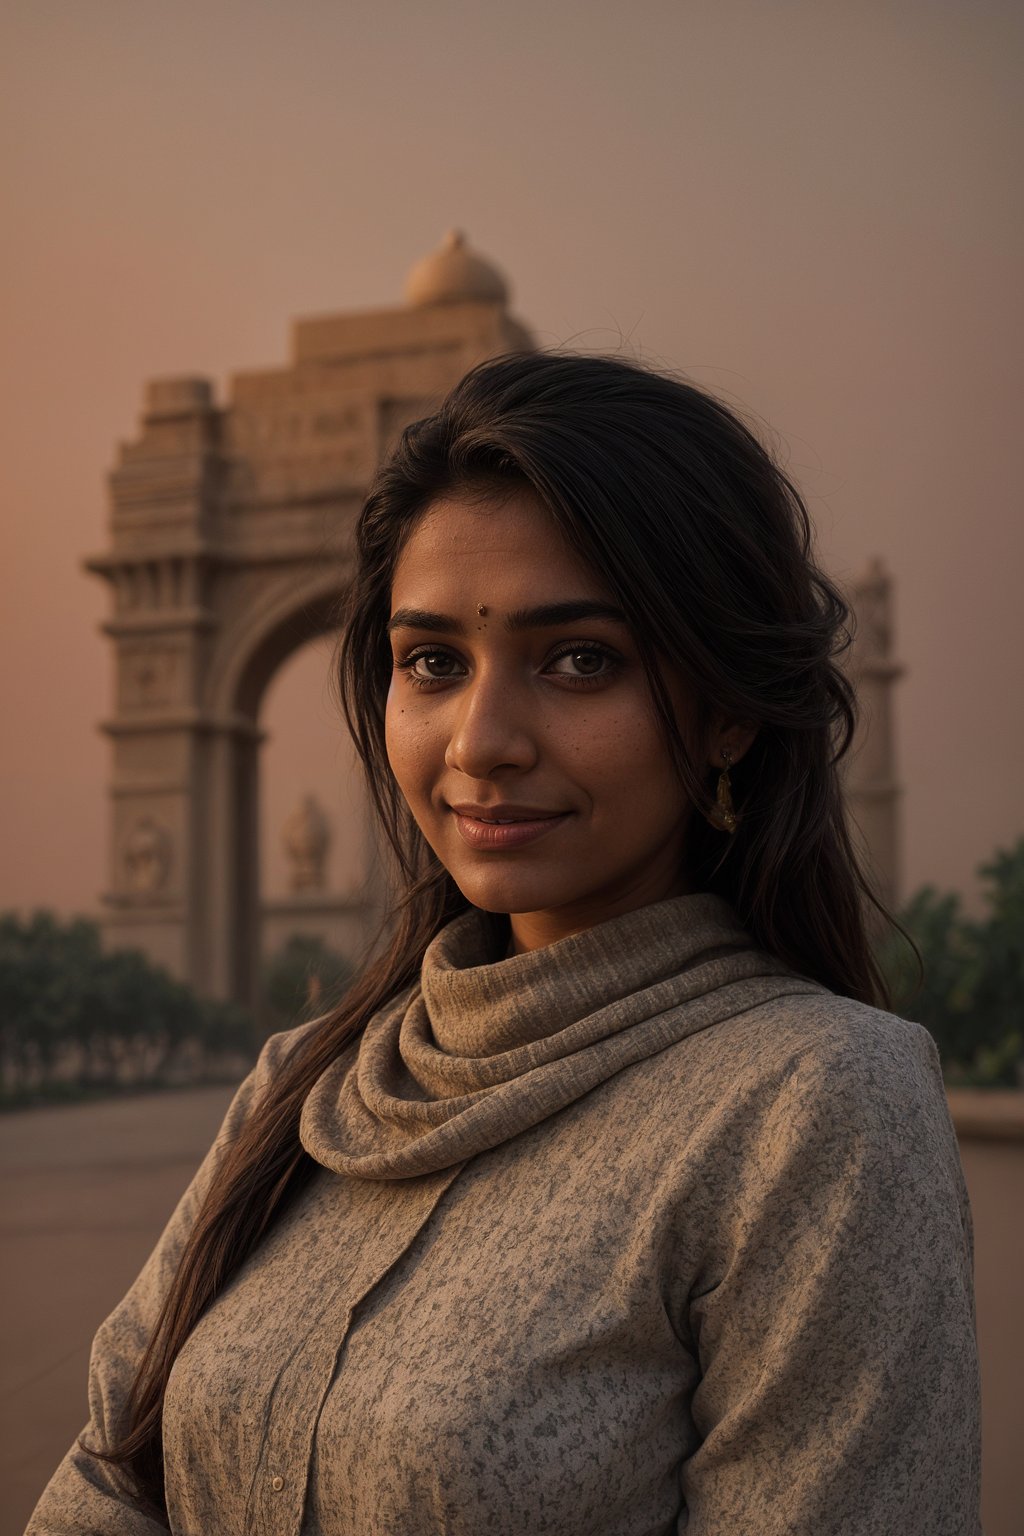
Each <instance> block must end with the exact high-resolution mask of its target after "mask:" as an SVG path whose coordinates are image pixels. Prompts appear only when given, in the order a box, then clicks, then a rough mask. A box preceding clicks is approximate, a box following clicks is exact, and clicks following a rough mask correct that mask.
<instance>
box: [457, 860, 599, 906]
mask: <svg viewBox="0 0 1024 1536" xmlns="http://www.w3.org/2000/svg"><path fill="white" fill-rule="evenodd" d="M451 874H452V879H453V880H454V881H455V883H456V885H457V886H458V888H459V890H460V891H461V892H462V894H463V896H465V898H466V900H467V901H468V902H471V903H472V905H473V906H474V907H479V908H480V909H481V911H483V912H504V913H509V914H512V913H516V912H547V911H551V910H552V909H553V908H555V907H563V906H566V905H567V904H568V903H570V902H573V901H579V900H580V897H581V896H582V895H584V894H585V893H584V892H581V891H579V890H574V889H571V888H569V887H568V886H567V885H566V884H565V882H563V881H558V880H538V879H537V878H536V876H534V877H533V878H532V879H531V878H523V877H520V878H518V879H516V878H515V877H514V876H513V877H510V876H509V875H508V874H507V873H506V874H504V875H503V874H502V872H501V871H500V870H494V871H493V873H491V874H490V875H484V876H481V875H480V874H473V875H467V876H466V877H465V878H464V879H460V877H459V875H458V874H457V873H456V872H455V871H454V870H453V871H452V872H451Z"/></svg>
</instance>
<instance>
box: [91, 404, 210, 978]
mask: <svg viewBox="0 0 1024 1536" xmlns="http://www.w3.org/2000/svg"><path fill="white" fill-rule="evenodd" d="M218 438H219V413H218V412H217V410H216V408H215V407H214V404H213V400H212V394H211V390H210V386H209V384H208V383H207V381H206V380H205V379H194V378H185V379H158V380H155V381H154V382H152V383H150V384H149V385H148V387H147V390H146V396H145V404H144V409H143V414H142V419H141V423H140V432H139V436H138V438H137V440H136V441H134V442H131V443H126V444H123V445H122V447H121V451H120V456H119V462H118V464H117V466H116V468H115V469H114V471H113V473H112V474H111V477H110V492H111V534H112V539H111V544H112V548H111V550H110V551H109V553H107V554H104V555H100V556H97V557H95V558H94V559H91V560H89V561H87V562H86V565H87V568H88V569H89V570H92V571H94V572H96V573H97V574H98V575H101V576H103V577H104V578H105V579H106V580H107V581H108V582H109V583H110V585H111V587H112V589H113V595H114V613H113V617H112V618H111V619H110V620H109V621H108V622H107V623H106V624H104V626H103V628H104V632H105V633H106V634H107V635H109V636H110V638H111V640H112V641H113V643H114V655H115V677H116V682H115V713H114V716H113V718H112V719H110V720H108V721H107V722H105V724H104V726H103V729H104V731H105V732H106V734H107V735H108V736H109V737H110V739H111V743H112V748H113V773H112V782H111V799H112V807H113V809H112V828H111V834H112V839H111V847H112V857H111V867H110V876H109V885H108V888H107V890H106V891H105V892H104V895H103V898H102V899H103V903H104V907H105V909H106V912H105V919H104V928H105V932H106V938H107V940H108V942H109V943H110V944H111V945H112V946H114V947H120V946H123V947H130V948H140V949H143V950H145V951H146V952H147V954H149V956H150V957H151V958H152V959H153V960H154V961H156V962H157V963H160V964H162V965H164V966H166V967H167V968H168V969H169V970H170V971H171V972H172V973H173V974H174V975H176V976H179V977H183V978H190V977H192V975H193V974H194V970H195V964H196V954H195V947H196V932H195V924H194V922H193V921H192V919H191V913H192V911H193V909H194V904H195V896H196V881H197V873H198V870H197V858H198V857H199V850H198V849H197V843H196V771H197V762H198V759H199V757H200V748H199V742H200V734H201V729H202V716H201V710H200V681H201V676H202V671H203V667H204V662H205V656H206V654H207V652H208V650H209V645H210V641H211V637H212V635H213V632H214V631H215V630H216V628H217V619H216V616H215V614H214V613H213V612H212V610H211V609H210V607H209V606H208V605H207V602H206V593H207V588H208V585H209V577H210V569H211V565H212V563H213V554H212V549H211V545H210V532H211V523H212V519H213V512H214V500H215V496H216V488H217V483H218V479H219V473H220V455H219V451H218Z"/></svg>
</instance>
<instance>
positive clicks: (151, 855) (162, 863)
mask: <svg viewBox="0 0 1024 1536" xmlns="http://www.w3.org/2000/svg"><path fill="white" fill-rule="evenodd" d="M123 859H124V871H125V876H126V879H127V883H128V887H129V889H130V890H132V891H134V892H136V893H137V894H138V895H140V896H151V895H155V894H156V892H158V891H161V890H163V888H164V886H165V885H166V884H167V877H168V875H169V874H170V870H171V838H170V834H169V833H168V832H167V831H166V829H165V828H164V827H162V826H161V825H160V823H159V822H158V821H155V820H154V819H153V817H152V816H142V817H140V818H139V820H138V821H137V822H135V824H134V825H133V826H132V827H131V829H130V831H129V832H128V836H127V837H126V838H125V840H124V846H123Z"/></svg>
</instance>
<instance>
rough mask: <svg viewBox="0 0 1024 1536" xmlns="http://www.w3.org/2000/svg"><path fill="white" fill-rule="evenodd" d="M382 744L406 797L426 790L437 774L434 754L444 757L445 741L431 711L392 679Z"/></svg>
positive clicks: (412, 797)
mask: <svg viewBox="0 0 1024 1536" xmlns="http://www.w3.org/2000/svg"><path fill="white" fill-rule="evenodd" d="M384 744H385V746H386V748H387V754H388V762H389V763H390V765H391V772H392V773H393V774H394V776H395V780H396V782H397V784H398V787H399V789H400V790H401V791H402V793H403V795H405V797H406V799H407V800H410V801H412V800H414V799H415V798H417V797H418V796H419V795H422V794H424V793H427V792H428V791H429V788H430V784H431V781H432V780H433V778H434V777H435V776H436V771H437V764H436V761H435V760H436V758H437V755H438V753H440V760H441V762H442V763H443V761H444V743H443V741H440V743H439V738H438V732H437V730H436V728H435V727H432V722H431V717H430V715H429V714H428V713H427V712H425V711H423V710H421V709H417V707H416V702H415V700H411V699H409V698H408V697H407V696H405V695H404V693H403V692H402V691H400V685H399V684H397V683H392V685H391V689H390V691H389V693H388V697H387V704H386V706H385V710H384Z"/></svg>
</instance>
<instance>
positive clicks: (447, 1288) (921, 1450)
mask: <svg viewBox="0 0 1024 1536" xmlns="http://www.w3.org/2000/svg"><path fill="white" fill-rule="evenodd" d="M488 931H489V929H488V924H487V922H486V920H484V919H482V918H481V916H480V914H478V913H475V912H471V913H467V914H466V915H464V916H463V917H460V918H458V919H456V921H455V922H454V923H452V924H450V925H449V927H448V928H446V929H445V930H444V932H443V933H442V934H441V935H440V936H439V937H438V939H437V940H435V942H434V944H433V945H432V946H431V949H430V951H429V952H428V954H427V957H426V960H425V961H424V966H423V974H422V981H421V985H419V986H417V987H416V988H414V989H413V990H412V991H411V992H407V993H406V994H404V995H403V996H402V997H401V998H398V999H396V1001H395V1003H394V1004H393V1005H392V1006H390V1007H389V1008H386V1009H385V1010H383V1011H382V1012H381V1013H380V1014H378V1015H377V1016H376V1017H375V1018H374V1019H372V1020H371V1021H370V1023H369V1024H368V1025H367V1027H366V1029H365V1031H364V1032H363V1034H362V1035H361V1036H360V1037H359V1039H358V1040H357V1041H355V1042H353V1043H352V1044H351V1045H350V1046H349V1047H348V1048H347V1049H346V1051H345V1052H344V1054H343V1055H342V1057H341V1058H339V1060H338V1061H337V1062H336V1063H335V1065H334V1066H333V1067H332V1068H331V1069H330V1070H329V1071H328V1072H326V1073H325V1075H324V1076H323V1078H322V1079H321V1080H320V1082H319V1083H318V1084H317V1086H316V1088H315V1089H314V1090H313V1092H312V1094H311V1095H310V1097H309V1099H308V1100H307V1103H306V1108H305V1112H304V1116H303V1122H302V1139H303V1143H304V1145H305V1147H306V1149H307V1150H308V1151H309V1153H310V1154H311V1156H312V1157H313V1158H314V1159H315V1161H316V1163H317V1164H318V1165H319V1166H318V1168H317V1171H316V1174H315V1176H314V1178H313V1180H312V1181H311V1183H310V1185H309V1186H308V1188H307V1189H306V1190H305V1192H304V1194H303V1195H302V1197H301V1198H300V1199H299V1200H298V1201H297V1202H296V1204H295V1205H294V1206H293V1208H292V1209H291V1210H290V1211H289V1212H288V1214H287V1215H286V1217H285V1218H284V1219H283V1220H282V1221H281V1223H280V1224H279V1225H278V1226H277V1227H276V1228H275V1229H274V1230H273V1231H272V1232H271V1234H270V1235H269V1237H268V1238H267V1239H266V1240H265V1241H264V1242H263V1244H262V1245H261V1247H260V1248H259V1250H258V1251H257V1252H256V1254H255V1255H254V1256H253V1258H252V1259H251V1260H250V1261H249V1263H247V1264H246V1265H245V1267H244V1268H243V1269H242V1271H241V1272H240V1273H239V1274H238V1275H237V1276H236V1277H235V1279H234V1280H233V1282H232V1283H231V1284H230V1286H229V1287H228V1289H227V1290H226V1292H225V1293H224V1294H223V1295H222V1296H221V1297H220V1299H219V1300H218V1301H217V1303H216V1304H215V1305H214V1306H213V1307H212V1308H211V1309H210V1311H209V1312H208V1313H207V1314H206V1316H205V1317H204V1318H203V1319H202V1320H201V1322H200V1323H199V1325H198V1326H197V1327H196V1329H195V1330H194V1332H193V1333H192V1335H191V1337H190V1338H189V1340H188V1341H187V1343H186V1345H185V1348H184V1349H183V1351H182V1353H181V1355H180V1356H179V1358H178V1361H177V1363H176V1366H175V1369H174V1372H173V1374H172V1378H171V1383H170V1387H169V1390H168V1394H167V1399H166V1406H165V1414H164V1463H165V1470H166V1484H167V1498H168V1511H169V1518H168V1523H167V1525H159V1524H157V1523H156V1522H154V1521H153V1520H151V1519H148V1518H147V1517H146V1516H144V1515H143V1514H141V1513H140V1512H139V1510H138V1509H137V1508H136V1506H135V1505H134V1504H133V1502H132V1500H131V1498H130V1497H129V1496H128V1495H127V1494H126V1493H125V1492H124V1491H123V1490H122V1489H121V1488H120V1487H119V1485H118V1483H117V1481H116V1480H115V1479H114V1478H113V1477H112V1476H111V1475H110V1473H109V1472H108V1471H107V1470H106V1468H105V1467H104V1465H103V1464H102V1463H100V1462H97V1461H95V1460H94V1459H92V1458H90V1457H89V1456H88V1455H87V1454H85V1453H84V1452H83V1451H82V1450H80V1449H78V1448H77V1447H76V1448H72V1450H71V1451H70V1452H69V1453H68V1455H67V1457H66V1458H65V1459H64V1461H63V1462H62V1463H61V1465H60V1467H59V1468H58V1470H57V1472H56V1473H55V1474H54V1477H53V1478H52V1480H51V1482H50V1484H49V1486H48V1487H47V1489H46V1491H45V1493H44V1494H43V1496H42V1499H41V1500H40V1503H39V1505H38V1507H37V1509H36V1511H35V1514H34V1515H33V1517H32V1520H31V1522H30V1524H29V1527H28V1531H29V1533H30V1536H47V1533H54V1536H55V1533H58V1532H59V1533H65V1536H69V1533H76V1536H86V1533H89V1536H102V1533H115V1532H116V1533H119V1536H151V1533H155V1532H156V1531H158V1530H164V1529H168V1528H169V1529H170V1530H171V1531H174V1532H176V1533H179V1536H186V1533H188V1536H232V1533H238V1536H243V1533H260V1536H263V1533H266V1536H300V1533H301V1536H371V1533H374V1536H376V1533H381V1536H383V1533H388V1536H391V1533H394V1536H399V1533H400V1536H442V1533H443V1536H481V1533H483V1532H488V1533H492V1536H525V1533H531V1536H533V1533H537V1536H542V1533H558V1536H677V1533H682V1532H686V1533H687V1536H783V1533H786V1536H833V1533H836V1536H838V1533H842V1536H869V1533H871V1536H897V1533H898V1536H977V1533H978V1532H979V1530H980V1525H979V1521H978V1500H979V1495H978V1486H979V1432H978V1417H979V1407H978V1403H979V1395H978V1375H977V1358H976V1351H975V1342H974V1316H973V1300H972V1288H971V1237H970V1217H969V1212H968V1207H967V1199H966V1193H965V1189H964V1183H963V1177H962V1173H961V1169H960V1162H959V1158H958V1155H957V1149H956V1143H955V1140H954V1137H953V1132H952V1127H951V1125H950V1121H949V1115H948V1112H947V1108H946V1102H945V1096H944V1093H943V1088H942V1081H941V1077H940V1075H939V1070H938V1062H937V1057H936V1053H935V1049H934V1047H933V1045H932V1043H931V1040H930V1038H929V1036H928V1035H927V1034H926V1033H925V1031H924V1030H922V1029H921V1028H919V1027H918V1026H917V1025H916V1024H908V1023H906V1022H904V1021H903V1020H900V1019H896V1018H893V1017H891V1016H889V1015H887V1014H884V1013H880V1012H878V1011H877V1010H875V1009H872V1008H868V1007H865V1006H863V1005H861V1004H858V1003H854V1002H851V1001H849V1000H847V999H843V998H839V997H835V996H833V995H832V994H831V993H829V992H827V991H825V990H824V989H823V988H821V987H819V986H817V985H815V984H813V983H811V982H809V981H806V980H804V979H802V978H800V977H798V976H795V975H793V973H792V972H790V971H788V970H786V968H785V967H783V966H781V965H780V964H778V963H777V962H775V961H774V960H772V959H770V958H769V957H767V956H765V955H764V954H761V953H759V952H758V951H757V950H755V949H754V948H753V947H752V945H751V944H750V941H749V939H748V938H747V937H746V936H745V935H744V933H743V931H742V929H741V928H740V927H739V926H738V924H737V922H736V920H735V918H734V916H733V914H732V913H731V911H730V910H729V908H728V907H727V906H725V905H724V903H722V902H720V901H719V900H718V899H717V898H715V897H711V896H685V897H680V898H677V899H675V900H672V901H667V902H661V903H658V904H656V905H654V906H650V907H646V908H644V909H642V910H640V911H637V912H633V913H629V914H627V915H626V916H623V917H619V918H615V919H613V920H611V921H610V922H607V923H604V924H601V925H600V926H598V927H596V928H592V929H590V930H588V931H587V932H585V933H581V934H577V935H574V936H573V937H571V938H567V939H564V940H562V941H560V942H559V943H556V944H553V945H551V946H549V947H548V948H546V949H542V950H537V951H534V952H532V953H530V954H527V955H520V956H515V957H513V958H511V959H507V960H500V961H494V960H491V959H489V951H488V948H487V934H488ZM305 1028H306V1029H315V1028H316V1025H315V1024H314V1025H308V1026H305ZM299 1033H300V1032H298V1031H291V1032H288V1033H286V1034H283V1035H278V1036H275V1037H274V1038H273V1039H271V1040H270V1041H269V1042H268V1044H267V1046H266V1047H265V1049H264V1051H263V1052H262V1054H261V1057H260V1061H259V1063H258V1065H257V1067H256V1068H255V1070H254V1072H253V1073H252V1074H251V1075H250V1077H249V1078H248V1079H247V1080H246V1082H245V1083H244V1084H243V1085H242V1087H241V1088H240V1090H239V1092H238V1095H237V1097H236V1098H235V1101H234V1103H233V1105H232V1107H231V1109H230V1110H229V1112H228V1115H227V1119H226V1120H225V1124H224V1127H223V1130H222V1132H221V1134H220V1136H219V1137H218V1139H217V1142H216V1143H215V1144H214V1146H213V1148H212V1149H211V1151H210V1152H209V1154H208V1155H207V1157H206V1159H205V1161H204V1163H203V1165H202V1167H201V1168H200V1170H199V1172H198V1174H197V1175H196V1178H195V1180H194V1181H193V1183H192V1184H191V1186H190V1187H189V1189H188V1191H187V1192H186V1193H185V1195H184V1197H183V1199H182V1201H181V1204H180V1205H179V1207H178V1209H177V1211H176V1212H175V1213H174V1215H173V1216H172V1218H171V1221H170V1224H169V1225H168V1227H167V1230H166V1232H165V1233H164V1235H163V1237H162V1238H161V1240H160V1242H159V1244H158V1246H157V1248H156V1250H155V1251H154V1253H153V1254H152V1256H151V1257H150V1259H149V1261H148V1262H147V1264H146V1266H145V1268H144V1270H143V1272H142V1274H141V1275H140V1277H139V1279H138V1280H137V1281H136V1283H135V1285H134V1286H133V1287H132V1289H131V1291H130V1292H129V1293H128V1295H127V1296H126V1297H125V1299H124V1301H123V1302H122V1303H121V1304H120V1306H118V1307H117V1309H116V1310H115V1311H114V1313H113V1314H112V1315H111V1317H110V1318H109V1319H108V1320H107V1322H106V1323H105V1324H104V1325H103V1327H102V1328H101V1329H100V1332H99V1334H98V1335H97V1338H96V1342H95V1345H94V1348H93V1357H92V1365H91V1371H90V1382H89V1398H90V1421H89V1425H88V1427H87V1429H86V1431H85V1437H86V1439H87V1441H90V1443H102V1442H105V1441H106V1440H107V1437H108V1436H109V1435H110V1434H111V1432H112V1428H113V1426H114V1425H116V1423H117V1419H118V1415H119V1413H120V1411H121V1409H122V1405H123V1402H124V1398H125V1394H126V1391H127V1388H128V1385H129V1383H130V1381H131V1377H132V1372H133V1368H134V1363H135V1362H136V1360H137V1358H138V1355H139V1351H140V1349H141V1347H142V1345H143V1341H144V1339H145V1337H146V1334H147V1330H148V1329H149V1328H150V1327H151V1326H152V1322H153V1319H154V1317H155V1315H156V1311H157V1309H158V1306H159V1303H160V1298H161V1296H162V1294H163V1292H164V1290H165V1288H166V1286H167V1284H168V1282H169V1279H170V1277H171V1275H172V1273H173V1270H174V1267H175V1264H176V1261H177V1256H178V1254H179V1253H180V1250H181V1246H182V1242H183V1239H184V1236H185V1234H186V1233H187V1232H188V1230H189V1228H190V1225H191V1223H192V1221H193V1220H194V1216H195V1212H196V1209H197V1207H198V1204H199V1202H200V1201H201V1200H202V1198H203V1195H204V1193H205V1191H206V1190H207V1189H208V1188H209V1187H210V1185H211V1184H212V1183H213V1182H214V1181H215V1180H216V1178H217V1170H218V1166H219V1163H220V1160H221V1158H222V1155H223V1150H224V1147H225V1145H226V1144H227V1143H228V1142H229V1141H230V1139H231V1137H232V1136H233V1135H234V1134H235V1132H236V1129H237V1127H238V1125H239V1123H240V1122H241V1120H242V1119H243V1118H244V1116H245V1115H246V1114H247V1112H248V1111H249V1108H250V1106H251V1105H252V1103H253V1101H254V1099H255V1097H256V1096H257V1095H258V1094H259V1092H260V1091H261V1088H262V1086H263V1085H264V1084H265V1083H266V1082H267V1081H268V1080H269V1078H270V1077H271V1076H272V1075H273V1074H274V1072H275V1071H276V1070H277V1068H278V1065H279V1063H280V1062H281V1060H282V1059H283V1056H284V1055H285V1054H286V1053H287V1052H288V1051H289V1050H290V1049H291V1048H292V1046H293V1045H294V1044H295V1042H296V1040H297V1038H298V1037H299Z"/></svg>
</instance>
